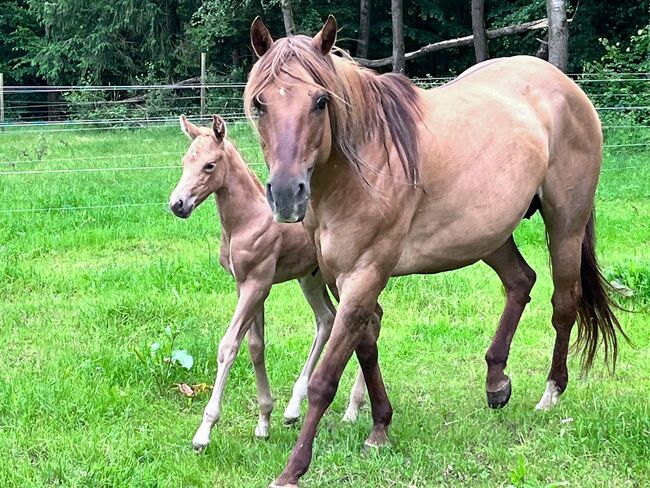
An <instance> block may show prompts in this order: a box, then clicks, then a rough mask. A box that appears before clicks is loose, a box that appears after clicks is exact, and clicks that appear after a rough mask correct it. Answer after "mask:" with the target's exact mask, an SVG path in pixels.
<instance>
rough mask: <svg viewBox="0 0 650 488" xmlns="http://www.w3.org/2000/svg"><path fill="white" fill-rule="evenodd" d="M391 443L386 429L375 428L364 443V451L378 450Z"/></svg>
mask: <svg viewBox="0 0 650 488" xmlns="http://www.w3.org/2000/svg"><path fill="white" fill-rule="evenodd" d="M389 445H390V441H389V440H388V433H387V432H386V429H381V428H378V429H373V431H372V432H371V433H370V436H369V437H368V438H367V439H366V441H365V442H364V443H363V449H362V452H364V453H367V452H369V451H377V450H380V449H381V448H383V447H386V446H389Z"/></svg>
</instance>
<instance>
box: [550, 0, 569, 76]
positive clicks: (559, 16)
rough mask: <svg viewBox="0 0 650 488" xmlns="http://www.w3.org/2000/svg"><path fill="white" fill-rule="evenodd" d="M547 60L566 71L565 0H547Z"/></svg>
mask: <svg viewBox="0 0 650 488" xmlns="http://www.w3.org/2000/svg"><path fill="white" fill-rule="evenodd" d="M546 10H547V17H548V62H549V63H551V64H553V65H554V66H556V67H557V68H559V69H561V70H562V71H566V68H567V62H568V59H569V23H568V22H567V16H566V1H565V0H548V1H547V3H546Z"/></svg>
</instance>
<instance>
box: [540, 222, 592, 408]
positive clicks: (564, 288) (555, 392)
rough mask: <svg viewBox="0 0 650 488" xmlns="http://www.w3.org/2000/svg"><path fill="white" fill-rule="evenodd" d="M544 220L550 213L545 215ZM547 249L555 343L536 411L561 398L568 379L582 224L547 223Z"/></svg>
mask: <svg viewBox="0 0 650 488" xmlns="http://www.w3.org/2000/svg"><path fill="white" fill-rule="evenodd" d="M545 220H547V222H548V221H549V220H550V216H549V215H545ZM547 227H549V249H550V254H551V267H552V273H553V286H554V290H553V297H552V299H551V303H552V305H553V317H552V319H551V321H552V324H553V328H554V329H555V346H554V348H553V360H552V363H551V370H550V372H549V374H548V379H547V382H546V390H545V391H544V395H543V396H542V399H541V400H540V401H539V403H538V404H537V407H536V408H537V409H538V410H547V409H549V408H551V407H553V406H555V404H557V402H558V401H559V399H560V395H561V394H562V393H563V392H564V390H565V389H566V387H567V383H568V381H569V373H568V370H567V356H568V353H569V340H570V337H571V329H572V328H573V324H574V323H575V321H576V318H577V315H578V303H579V301H580V298H581V296H582V288H581V283H580V260H581V248H582V240H583V236H584V226H581V228H578V229H575V230H573V231H571V232H566V229H565V228H564V225H548V224H547Z"/></svg>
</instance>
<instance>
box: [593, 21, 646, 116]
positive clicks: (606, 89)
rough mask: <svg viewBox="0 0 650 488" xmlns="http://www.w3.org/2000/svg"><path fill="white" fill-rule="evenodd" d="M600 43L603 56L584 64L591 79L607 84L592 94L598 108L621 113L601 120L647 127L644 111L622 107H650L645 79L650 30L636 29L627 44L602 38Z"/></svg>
mask: <svg viewBox="0 0 650 488" xmlns="http://www.w3.org/2000/svg"><path fill="white" fill-rule="evenodd" d="M599 42H600V44H601V45H602V46H603V49H604V50H605V54H604V55H603V56H602V57H601V58H600V60H597V61H591V62H587V63H585V71H586V72H588V73H590V74H592V77H598V78H601V79H603V80H608V81H606V82H600V83H596V84H594V86H593V87H592V89H591V92H592V95H593V96H594V97H596V98H597V99H598V104H599V105H601V106H605V107H617V108H619V109H620V110H617V111H615V112H614V113H613V114H612V113H608V114H605V115H604V117H603V118H604V120H605V121H608V120H612V119H615V120H618V121H619V122H620V121H621V120H625V121H627V123H635V122H637V123H647V122H648V121H650V114H649V112H648V111H647V110H626V109H625V107H626V106H633V107H647V106H650V90H649V89H648V78H647V76H648V73H650V55H649V53H650V27H648V26H646V27H643V28H642V29H639V30H638V31H637V32H636V33H635V34H634V35H632V36H631V37H630V39H629V40H627V41H619V42H612V41H610V40H608V39H607V38H601V39H599ZM583 78H584V77H583ZM621 80H624V81H621Z"/></svg>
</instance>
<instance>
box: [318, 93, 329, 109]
mask: <svg viewBox="0 0 650 488" xmlns="http://www.w3.org/2000/svg"><path fill="white" fill-rule="evenodd" d="M329 101H330V99H329V97H327V96H325V95H323V96H322V97H320V98H319V99H318V100H316V110H325V107H327V102H329Z"/></svg>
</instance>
